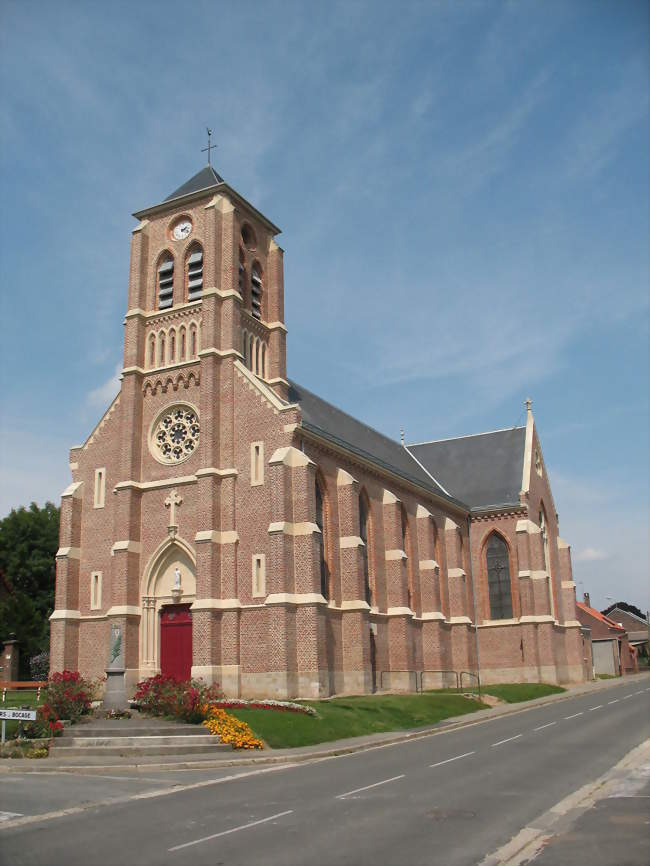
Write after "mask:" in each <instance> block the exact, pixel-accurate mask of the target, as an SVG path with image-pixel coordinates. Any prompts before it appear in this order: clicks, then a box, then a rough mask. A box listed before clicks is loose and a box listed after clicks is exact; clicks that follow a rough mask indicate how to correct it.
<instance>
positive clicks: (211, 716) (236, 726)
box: [203, 704, 264, 749]
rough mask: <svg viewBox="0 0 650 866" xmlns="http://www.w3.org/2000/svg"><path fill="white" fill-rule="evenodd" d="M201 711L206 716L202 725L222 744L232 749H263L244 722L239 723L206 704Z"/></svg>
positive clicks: (262, 745) (222, 711)
mask: <svg viewBox="0 0 650 866" xmlns="http://www.w3.org/2000/svg"><path fill="white" fill-rule="evenodd" d="M203 711H204V713H205V716H206V718H205V720H204V721H203V725H204V726H205V727H206V728H207V729H208V730H209V731H210V733H211V734H212V735H213V736H215V737H219V738H220V739H221V741H222V742H223V743H229V744H230V745H231V746H232V747H233V749H263V748H264V743H263V742H262V741H261V740H258V739H257V737H256V736H255V735H254V734H253V732H252V731H251V729H250V728H249V727H248V725H247V724H246V722H241V721H240V720H239V719H236V718H235V717H234V716H231V715H229V714H228V713H227V712H226V711H225V710H224V709H221V708H220V707H215V706H214V704H206V706H204V707H203Z"/></svg>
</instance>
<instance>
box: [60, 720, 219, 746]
mask: <svg viewBox="0 0 650 866" xmlns="http://www.w3.org/2000/svg"><path fill="white" fill-rule="evenodd" d="M210 736H211V734H209V733H208V731H207V729H206V728H204V727H203V725H174V724H168V725H155V724H153V725H141V726H140V725H139V726H138V727H137V728H133V727H128V726H126V725H125V726H124V727H120V726H119V724H117V723H116V724H111V725H106V724H104V725H94V724H88V725H83V724H82V725H72V726H70V727H69V728H66V729H65V730H64V732H63V736H62V737H61V739H60V740H59V739H57V743H58V742H61V741H62V740H66V739H88V738H92V737H135V738H137V737H210Z"/></svg>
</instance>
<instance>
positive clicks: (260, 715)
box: [229, 693, 485, 749]
mask: <svg viewBox="0 0 650 866" xmlns="http://www.w3.org/2000/svg"><path fill="white" fill-rule="evenodd" d="M300 703H303V704H306V705H308V706H311V707H313V708H314V709H315V710H316V712H317V713H318V716H317V717H314V716H307V715H303V714H301V713H285V712H277V711H275V710H230V711H229V712H232V714H233V715H235V716H237V718H238V719H241V720H242V721H244V722H247V723H248V724H249V725H250V727H251V728H252V729H253V731H254V732H255V734H256V735H257V736H258V737H260V738H261V739H262V740H264V742H265V743H266V744H267V745H269V746H271V748H274V749H281V748H295V747H297V746H312V745H314V744H316V743H326V742H329V741H332V740H342V739H344V738H346V737H361V736H363V735H365V734H376V733H380V732H383V731H403V730H406V729H408V728H421V727H426V726H428V725H434V724H435V723H436V722H439V721H441V720H442V719H448V718H449V717H450V716H461V715H463V714H464V713H472V712H475V711H476V710H480V709H483V708H484V707H485V705H484V704H482V703H479V701H477V700H472V699H471V698H463V697H461V696H460V695H454V694H433V693H425V694H423V695H360V696H359V697H351V698H335V699H334V700H330V701H301V702H300Z"/></svg>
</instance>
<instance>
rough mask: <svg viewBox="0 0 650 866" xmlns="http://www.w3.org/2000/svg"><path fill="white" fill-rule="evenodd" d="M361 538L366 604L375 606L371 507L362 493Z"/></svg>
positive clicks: (360, 502)
mask: <svg viewBox="0 0 650 866" xmlns="http://www.w3.org/2000/svg"><path fill="white" fill-rule="evenodd" d="M359 537H360V538H361V541H363V544H362V545H361V567H362V569H363V586H364V592H365V599H366V602H367V603H368V604H369V605H370V606H372V605H373V604H374V599H373V594H372V586H371V585H370V551H369V550H368V545H369V538H370V507H369V503H368V498H367V496H366V494H365V493H364V492H363V491H362V492H361V493H360V494H359Z"/></svg>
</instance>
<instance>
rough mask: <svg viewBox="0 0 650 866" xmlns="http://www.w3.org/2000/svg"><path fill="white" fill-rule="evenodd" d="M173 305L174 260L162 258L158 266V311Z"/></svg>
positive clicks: (168, 257) (166, 257) (168, 256)
mask: <svg viewBox="0 0 650 866" xmlns="http://www.w3.org/2000/svg"><path fill="white" fill-rule="evenodd" d="M173 303H174V259H173V258H172V257H171V256H170V255H166V256H164V257H163V258H162V259H161V261H160V264H159V265H158V309H159V310H166V309H167V307H171V306H172V304H173Z"/></svg>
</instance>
